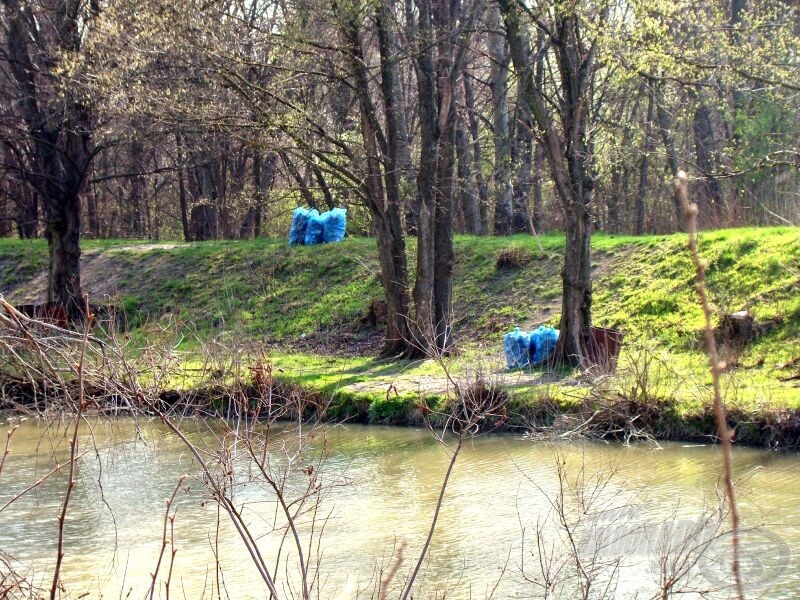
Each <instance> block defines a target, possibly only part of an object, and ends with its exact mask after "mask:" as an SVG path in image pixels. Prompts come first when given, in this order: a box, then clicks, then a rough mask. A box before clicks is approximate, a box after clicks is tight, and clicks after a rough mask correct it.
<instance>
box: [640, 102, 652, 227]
mask: <svg viewBox="0 0 800 600" xmlns="http://www.w3.org/2000/svg"><path fill="white" fill-rule="evenodd" d="M647 95H648V100H647V114H646V115H645V119H644V144H643V146H642V159H641V161H640V163H639V186H638V187H637V189H636V229H635V233H636V235H642V234H644V222H645V197H646V195H647V176H648V171H649V168H650V154H652V152H653V136H652V123H653V108H654V104H655V102H654V92H653V90H651V89H650V88H647Z"/></svg>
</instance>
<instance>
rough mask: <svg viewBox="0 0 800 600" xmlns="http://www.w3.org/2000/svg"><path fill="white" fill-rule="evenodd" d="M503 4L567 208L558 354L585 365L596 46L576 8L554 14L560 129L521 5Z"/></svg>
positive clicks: (521, 75) (516, 58)
mask: <svg viewBox="0 0 800 600" xmlns="http://www.w3.org/2000/svg"><path fill="white" fill-rule="evenodd" d="M499 5H500V8H501V11H502V14H503V19H504V21H505V25H506V32H507V35H508V40H509V44H510V48H511V57H512V60H513V61H514V67H515V70H516V72H517V75H518V77H519V81H520V85H522V86H524V90H523V93H524V97H525V101H526V102H527V103H528V104H529V106H530V109H531V114H532V115H533V117H534V120H535V121H536V124H537V127H538V129H539V131H540V134H541V138H542V142H543V145H544V148H545V154H546V156H547V159H548V162H549V164H550V171H551V175H552V178H553V182H554V184H555V188H556V192H557V194H558V196H559V198H560V199H561V204H562V210H563V213H564V232H565V236H566V248H565V256H564V269H563V271H562V282H563V290H562V306H561V320H560V322H559V330H560V335H559V340H558V345H557V347H556V350H555V357H554V358H555V360H557V361H563V362H567V363H569V364H571V365H580V364H583V363H584V361H585V359H586V344H585V339H586V337H585V336H586V333H587V329H588V328H589V327H590V326H591V322H592V321H591V308H592V281H591V262H590V256H591V255H590V236H591V214H590V211H589V207H590V205H591V201H592V191H593V189H594V179H593V174H592V147H591V144H590V143H589V142H588V140H587V119H588V115H587V110H588V108H587V101H586V95H587V93H588V89H589V86H590V83H591V78H592V76H593V74H594V69H595V64H594V59H595V49H594V46H589V47H586V46H585V45H584V44H585V43H584V41H583V40H582V36H581V32H580V22H579V17H578V15H577V14H576V13H574V12H571V11H569V10H565V11H563V12H558V13H556V14H555V15H554V17H553V22H552V23H551V29H550V31H549V35H551V36H552V37H554V38H555V39H553V40H552V43H553V47H554V52H555V57H556V61H557V64H558V71H559V81H558V85H559V87H560V91H561V94H562V101H561V106H560V110H559V112H558V121H559V122H560V129H561V131H557V130H556V128H555V125H556V121H555V119H553V118H552V116H551V113H550V110H549V108H548V105H547V102H546V100H545V97H544V93H543V90H542V89H541V87H540V86H538V85H537V82H536V80H535V78H534V77H533V72H532V69H531V65H530V61H526V56H529V55H530V41H529V39H528V38H527V37H526V36H525V35H524V34H523V31H522V28H521V23H520V10H519V7H518V6H517V4H515V3H513V0H499Z"/></svg>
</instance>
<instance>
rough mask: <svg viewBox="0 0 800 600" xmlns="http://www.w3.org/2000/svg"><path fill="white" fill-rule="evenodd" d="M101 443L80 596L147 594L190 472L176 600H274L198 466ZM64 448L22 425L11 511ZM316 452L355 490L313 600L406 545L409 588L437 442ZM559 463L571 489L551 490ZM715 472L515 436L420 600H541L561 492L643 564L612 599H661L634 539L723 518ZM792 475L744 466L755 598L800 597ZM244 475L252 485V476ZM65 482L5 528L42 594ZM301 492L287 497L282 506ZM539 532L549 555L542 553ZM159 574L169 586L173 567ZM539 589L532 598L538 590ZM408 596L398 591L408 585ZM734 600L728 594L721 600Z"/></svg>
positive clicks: (379, 432) (394, 435)
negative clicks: (717, 513) (170, 511)
mask: <svg viewBox="0 0 800 600" xmlns="http://www.w3.org/2000/svg"><path fill="white" fill-rule="evenodd" d="M91 426H92V428H93V435H91V436H90V435H89V434H90V432H89V430H88V427H87V428H86V429H84V430H83V431H82V436H81V445H80V447H81V448H82V449H83V450H84V451H85V452H86V456H85V458H84V460H83V461H82V463H81V465H80V468H79V471H78V478H77V480H78V486H77V488H76V492H75V496H74V498H73V504H72V505H71V507H70V511H69V516H68V519H67V527H66V539H65V541H66V557H65V563H64V579H65V581H66V584H67V589H68V590H69V592H70V595H71V596H72V597H76V598H77V597H79V596H80V595H81V594H84V593H86V594H88V597H91V598H97V597H100V596H101V595H102V596H104V597H109V596H112V595H113V596H115V597H118V596H120V595H121V596H125V595H126V594H127V593H128V591H129V590H133V595H135V596H137V597H138V596H142V595H144V593H145V592H146V590H147V589H148V587H149V585H150V582H151V575H150V573H151V572H152V571H153V570H154V569H155V565H156V562H157V560H158V555H159V552H160V549H161V546H162V532H163V527H164V514H165V503H164V500H165V499H166V498H168V497H169V496H170V495H171V494H172V492H173V490H174V489H175V486H176V484H177V481H178V479H179V478H180V476H181V475H182V474H184V473H189V475H190V479H189V480H188V487H189V488H190V490H189V491H188V492H186V493H185V492H180V493H179V494H178V496H177V498H176V504H175V508H176V510H177V516H176V519H175V524H174V542H175V545H176V548H177V554H176V556H175V564H174V566H173V576H172V586H171V590H172V593H171V596H172V597H181V596H185V597H187V598H199V597H215V596H216V591H217V589H218V587H220V586H222V587H224V589H225V590H226V592H227V594H228V596H229V597H231V598H262V597H264V596H265V592H264V590H265V587H264V584H263V582H262V581H261V579H260V578H259V576H258V573H257V571H256V569H255V568H254V566H253V564H252V562H251V560H250V558H249V556H248V555H247V554H246V551H245V549H244V546H243V545H242V543H241V541H240V539H239V538H238V536H237V535H236V532H235V530H234V529H233V527H232V526H231V524H230V522H229V520H228V519H227V517H226V516H225V514H224V513H223V514H221V515H220V513H219V511H218V507H217V505H216V503H215V502H213V501H211V500H210V494H209V492H208V490H207V489H206V488H205V486H204V485H203V481H202V479H203V478H202V477H201V475H200V472H199V469H198V466H197V465H196V464H195V463H194V461H193V460H192V459H191V456H190V455H189V453H188V452H187V450H186V448H185V447H184V446H183V444H182V443H181V442H180V441H179V440H178V439H176V438H175V437H174V436H172V435H170V434H169V433H168V431H167V430H166V429H165V428H164V427H163V426H162V425H161V424H159V423H157V422H148V423H144V422H138V423H134V422H133V421H129V420H118V421H114V422H113V423H109V422H98V423H93V424H92V425H91ZM204 427H205V424H203V423H202V422H192V421H190V422H187V423H185V428H186V430H187V431H189V432H190V435H191V437H192V439H193V441H195V442H197V443H199V444H201V445H204V444H205V443H206V442H207V441H209V437H210V436H209V434H208V433H207V432H205V430H204ZM67 439H68V432H67V428H66V426H65V425H59V426H49V427H45V426H43V425H41V424H38V423H30V422H29V423H25V424H23V425H22V426H21V427H20V429H19V430H18V431H17V432H16V433H15V436H14V439H13V443H12V453H11V454H10V455H9V457H8V459H7V461H6V466H5V468H4V471H3V475H2V479H0V482H1V483H2V487H0V504H4V503H5V502H6V500H7V499H8V498H10V497H12V496H13V495H14V494H16V493H19V492H20V491H21V490H22V489H24V487H25V486H27V485H29V484H30V483H31V482H33V481H35V480H36V479H37V478H40V477H42V476H44V475H45V474H46V473H47V472H48V471H49V470H50V469H51V468H52V467H53V465H54V464H56V463H59V462H60V463H63V462H64V461H65V460H66V458H67V456H68V447H69V446H68V442H67ZM90 440H94V442H93V443H90ZM314 446H315V451H316V452H317V453H319V452H322V450H323V448H325V449H327V451H328V453H329V454H328V457H327V459H326V461H325V469H324V471H323V472H322V473H321V475H320V476H321V477H322V481H323V482H331V483H337V484H340V483H342V482H343V481H345V480H346V481H347V485H335V486H333V487H331V488H330V490H329V491H328V492H327V493H326V495H325V496H324V498H323V501H322V503H321V510H320V511H319V512H318V513H317V515H316V516H317V519H318V525H317V530H316V532H317V533H319V531H320V529H319V527H320V524H321V523H323V522H324V534H323V541H322V543H321V544H320V545H319V546H317V545H311V546H310V547H306V554H307V556H310V557H311V561H312V562H313V563H315V564H316V562H317V561H319V564H320V574H319V578H317V579H316V580H315V581H314V585H316V586H319V587H320V588H321V590H322V591H321V592H320V596H321V597H323V598H348V599H349V598H354V597H356V596H357V595H358V594H359V592H360V591H363V590H366V592H365V593H364V594H363V596H364V597H370V596H371V594H372V592H373V591H374V589H375V585H376V581H378V580H379V578H380V570H381V568H382V567H383V568H385V567H387V566H388V565H389V564H391V563H392V561H393V560H394V559H393V551H394V549H395V548H396V547H397V546H398V545H400V544H404V545H405V548H404V556H405V560H404V562H403V564H402V565H401V569H400V573H401V574H407V573H408V572H409V571H410V570H411V568H412V567H413V563H414V561H415V560H416V557H417V556H418V553H419V551H420V549H421V547H422V543H423V541H424V538H425V535H426V533H427V529H428V527H429V524H430V519H431V516H432V511H433V508H434V506H435V503H436V499H437V496H438V493H439V486H440V484H441V480H442V477H443V474H444V472H445V469H446V468H447V462H448V456H447V454H446V452H444V450H443V449H442V448H441V446H440V445H438V444H437V443H436V442H435V441H434V440H433V439H432V438H431V436H430V435H429V434H428V433H427V432H425V431H421V430H413V429H394V428H380V427H361V426H351V427H347V428H344V427H336V428H333V429H332V430H331V431H329V432H328V434H327V438H326V439H325V440H322V439H320V440H316V441H315V442H314ZM204 447H205V446H204ZM210 448H211V447H210V446H209V449H210ZM559 460H560V461H562V467H563V470H564V471H565V473H566V474H567V475H566V476H565V477H566V478H561V479H560V478H559V477H558V475H557V468H556V467H557V464H558V463H557V461H559ZM719 464H720V456H719V450H718V449H717V448H715V447H687V446H682V445H680V444H663V445H662V446H661V447H660V448H655V447H653V446H649V445H641V446H634V447H622V446H614V445H605V444H594V443H570V444H560V445H557V446H552V445H549V444H543V443H535V442H531V441H529V440H524V439H521V438H515V437H511V436H493V437H486V438H481V439H478V440H476V441H475V442H474V443H472V444H470V445H469V446H468V447H466V448H465V450H464V452H463V455H462V456H461V458H460V460H459V463H458V464H457V466H456V470H455V472H454V475H453V479H452V481H451V485H450V487H449V489H448V491H447V496H446V499H445V504H444V507H443V512H442V515H441V517H440V522H439V527H438V529H437V532H436V535H435V537H434V542H433V545H432V546H431V549H430V555H429V557H428V561H427V562H426V565H425V568H424V569H423V573H422V576H421V579H420V580H419V583H418V584H417V587H415V590H417V593H415V597H417V598H433V597H436V594H437V593H438V594H439V596H440V597H441V594H442V593H443V592H444V591H445V590H446V591H447V592H448V597H449V598H468V597H472V598H482V597H485V596H486V595H488V592H489V591H490V590H491V589H493V588H494V586H495V585H497V586H498V588H497V591H496V592H495V597H497V598H540V597H544V596H543V593H542V589H541V587H538V586H539V585H540V584H541V583H542V581H543V579H542V573H541V571H542V569H541V566H540V565H541V562H542V561H541V558H542V554H541V552H540V549H541V548H542V547H544V548H546V549H549V550H547V551H546V552H545V556H550V557H551V560H553V561H555V560H565V559H564V553H563V551H562V546H561V544H563V542H564V537H563V535H564V532H563V529H560V528H559V527H558V526H557V521H558V520H557V518H555V517H557V511H555V510H554V506H553V503H554V500H555V499H557V498H558V497H559V494H560V493H563V494H564V498H565V502H564V506H566V507H567V512H569V515H570V518H572V519H577V521H574V522H575V523H578V522H579V523H580V526H579V527H578V528H577V529H576V533H577V535H578V537H580V538H581V540H582V543H584V547H588V546H587V544H589V543H590V542H591V543H595V544H596V543H597V540H598V539H606V541H605V542H603V547H604V548H605V550H604V552H605V554H603V553H602V552H600V553H598V552H595V555H598V556H600V558H602V559H604V560H607V562H609V563H613V561H614V555H613V552H612V550H619V549H620V548H623V549H625V550H626V551H628V554H630V555H631V556H630V557H628V558H626V559H625V561H623V563H621V565H620V566H621V567H624V568H620V569H619V570H618V573H617V575H615V577H614V579H613V581H612V585H613V586H615V588H611V589H616V592H615V593H614V594H612V595H611V596H609V597H619V598H623V597H628V596H633V595H634V594H636V593H637V592H638V593H641V594H642V596H641V597H649V596H650V595H651V594H652V592H653V591H654V590H655V587H654V586H655V582H656V581H657V579H658V566H659V565H658V564H656V563H654V561H653V557H652V556H651V555H650V554H648V553H647V552H645V551H643V550H642V548H640V547H638V546H637V545H639V546H646V545H647V543H651V542H647V543H645V542H643V541H642V540H645V537H639V532H640V531H644V532H647V535H648V536H650V538H655V537H657V535H660V533H659V532H663V531H664V529H663V526H662V524H663V523H664V522H665V520H668V521H670V522H672V523H677V524H678V525H679V526H682V527H684V528H685V527H687V526H688V525H689V524H692V523H695V522H697V518H698V515H699V514H700V513H701V512H702V511H703V510H704V509H711V512H712V513H713V510H714V509H715V507H716V497H715V495H714V485H715V483H716V481H717V477H718V475H717V473H718V472H719ZM797 465H798V457H797V456H796V455H783V454H777V453H770V452H763V451H757V450H751V449H737V451H736V470H737V477H739V478H740V479H741V480H742V482H743V483H742V491H741V492H740V493H741V497H742V512H743V515H744V520H745V524H746V526H748V527H754V526H759V527H760V528H759V529H748V530H747V535H744V536H743V538H744V545H745V553H746V556H747V557H748V559H747V560H749V561H750V562H749V563H748V565H746V569H745V570H746V572H747V573H748V574H749V576H750V579H751V582H750V585H751V589H753V590H755V591H756V595H758V596H759V597H770V598H780V597H786V598H790V597H794V594H795V590H796V589H798V583H800V582H799V581H798V575H797V574H796V573H795V570H794V569H793V568H792V563H791V560H792V559H793V556H792V552H791V551H792V549H794V548H796V547H797V543H798V541H800V504H798V502H797V493H796V489H797V484H798V479H799V478H800V474H799V473H798V469H797ZM612 471H613V472H614V474H613V477H610V479H609V478H608V477H607V475H608V474H610V473H611V472H612ZM580 474H583V477H584V485H583V489H584V490H591V489H595V486H596V487H597V493H596V497H595V498H594V500H592V502H594V504H593V505H591V510H587V511H586V514H585V515H581V514H580V513H579V512H576V510H577V509H578V508H580V507H582V506H586V502H587V498H588V499H589V500H591V498H589V497H588V495H586V496H585V497H579V495H576V494H575V493H574V492H573V491H570V484H574V481H575V480H576V478H579V476H580ZM598 474H600V475H598ZM241 476H242V478H246V477H247V476H248V472H247V471H243V472H242V474H241ZM66 478H67V473H66V470H62V471H59V472H58V473H56V474H54V475H53V476H51V477H50V478H48V479H47V480H46V481H45V482H44V483H42V484H41V486H40V487H39V488H38V489H37V490H36V492H35V493H33V494H31V495H29V496H26V497H25V498H23V499H21V500H19V501H18V502H16V503H14V504H13V505H12V506H11V507H9V508H8V509H6V510H5V511H3V512H0V549H2V550H4V551H5V552H7V553H10V554H13V555H14V556H16V557H17V558H18V559H19V560H20V561H21V562H22V563H23V564H25V565H27V566H28V567H30V568H32V569H34V572H35V576H36V577H38V578H40V581H43V582H45V584H46V585H47V586H48V587H49V583H47V580H48V577H51V576H52V575H51V572H49V570H51V569H52V566H53V564H54V559H55V553H56V537H57V521H56V516H57V514H58V511H59V509H60V506H61V502H62V499H63V493H64V489H65V486H66ZM565 481H566V484H567V486H566V488H565V487H564V486H565ZM292 485H296V486H302V485H305V484H304V483H303V482H295V483H293V484H292ZM295 489H300V488H299V487H298V488H295ZM291 492H292V489H291V486H289V487H288V488H287V493H288V494H290V493H291ZM272 498H273V496H271V495H270V494H268V493H266V492H265V491H264V490H263V489H262V488H261V487H260V486H256V485H252V484H251V485H245V486H243V487H242V488H240V489H237V492H236V503H237V506H239V507H241V508H242V510H243V514H244V515H245V519H246V520H247V522H248V523H249V524H250V526H251V528H252V530H253V531H254V532H255V534H256V535H257V536H258V539H259V547H260V548H261V551H262V552H263V553H264V555H265V556H268V557H269V563H270V564H271V565H272V564H274V563H275V560H276V559H275V557H276V556H277V555H278V554H279V552H280V554H281V556H287V555H290V554H291V550H290V545H289V544H288V543H285V544H284V545H283V546H281V540H282V539H283V538H282V536H281V532H277V533H276V532H274V531H273V528H274V527H275V524H276V523H278V524H280V519H277V521H276V506H275V504H274V502H273V501H272ZM581 502H582V503H583V504H581ZM601 509H602V510H601ZM300 521H301V533H307V532H308V531H309V528H310V523H311V515H304V516H303V518H302V519H300ZM598 523H600V524H601V525H602V526H603V528H604V529H603V531H605V532H606V535H608V532H611V533H616V535H617V538H616V539H615V538H613V537H608V538H598V537H597V536H596V535H595V533H593V531H594V529H596V528H594V529H593V528H592V526H591V525H592V524H595V525H596V524H598ZM659 527H661V529H658V528H659ZM537 531H538V533H539V534H540V535H541V537H540V541H542V544H541V545H537V536H536V534H537ZM625 532H628V533H625ZM630 532H635V534H630ZM623 533H624V534H625V535H624V536H623V535H622V534H623ZM581 536H582V537H581ZM593 536H594V537H593ZM673 537H674V535H673ZM608 540H612V542H613V543H611V542H608ZM615 544H616V545H615ZM626 544H627V546H626ZM726 548H727V546H726V545H724V544H718V545H717V546H714V548H713V549H714V552H717V554H719V553H720V552H721V553H722V554H721V555H714V556H713V557H712V558H711V559H708V560H705V562H698V566H697V567H696V569H695V576H696V580H697V584H696V587H697V586H699V587H702V586H706V587H719V586H720V585H723V584H720V583H719V582H717V581H716V579H715V577H716V575H715V572H716V571H715V569H717V570H718V569H719V568H721V569H723V571H724V569H725V565H727V562H726V560H727V559H726V556H725V551H726ZM548 552H549V554H548ZM217 555H218V556H219V567H220V568H219V569H217V561H216V558H215V556H217ZM567 558H569V557H567ZM167 559H168V557H167V558H166V559H165V560H167ZM564 565H565V566H563V567H562V568H563V569H564V570H565V571H564V572H567V571H566V570H570V569H571V571H569V572H570V573H572V572H573V571H575V570H576V569H575V565H574V564H572V563H571V562H570V561H569V560H566V562H564ZM162 568H163V569H164V570H163V571H162V575H164V576H165V575H166V567H162ZM704 570H705V572H706V573H705V574H704ZM278 575H279V577H278V583H279V587H280V586H288V585H289V582H290V581H291V582H292V585H296V582H297V579H293V574H292V573H288V574H287V573H285V572H284V571H283V570H279V571H278ZM537 577H538V578H539V582H538V583H537V582H536V581H533V579H535V578H537ZM163 580H164V579H163V578H159V588H158V592H157V594H156V595H157V596H159V597H164V596H165V590H164V588H163ZM498 581H499V583H498ZM396 583H397V584H398V585H399V584H400V579H399V578H398V579H397V581H396ZM693 585H694V584H693ZM293 589H294V591H295V593H296V592H297V589H296V588H293ZM727 595H728V592H727V591H721V592H719V593H717V594H716V596H717V597H727ZM562 597H564V598H569V597H571V596H570V595H569V594H562ZM682 597H691V596H690V595H685V596H682Z"/></svg>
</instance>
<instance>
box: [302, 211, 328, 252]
mask: <svg viewBox="0 0 800 600" xmlns="http://www.w3.org/2000/svg"><path fill="white" fill-rule="evenodd" d="M324 231H325V221H323V220H322V217H321V216H320V214H319V212H318V211H317V209H316V208H312V209H311V211H309V213H308V225H306V236H305V238H304V239H303V243H304V244H305V245H306V246H311V245H312V244H321V243H322V234H323V232H324Z"/></svg>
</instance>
